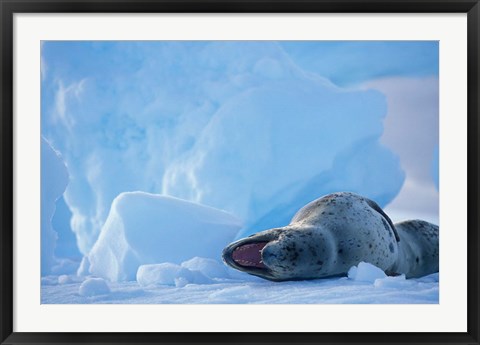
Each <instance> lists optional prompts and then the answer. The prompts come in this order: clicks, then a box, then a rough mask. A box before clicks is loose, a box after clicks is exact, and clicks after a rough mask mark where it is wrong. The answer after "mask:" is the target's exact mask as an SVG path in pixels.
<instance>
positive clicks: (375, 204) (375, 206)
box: [365, 199, 400, 242]
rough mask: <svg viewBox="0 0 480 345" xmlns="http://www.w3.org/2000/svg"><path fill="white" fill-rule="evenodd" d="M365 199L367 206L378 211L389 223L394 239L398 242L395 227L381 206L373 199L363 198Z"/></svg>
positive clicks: (398, 238) (398, 237)
mask: <svg viewBox="0 0 480 345" xmlns="http://www.w3.org/2000/svg"><path fill="white" fill-rule="evenodd" d="M365 200H366V201H367V204H368V206H370V207H371V208H373V209H374V210H375V211H377V212H378V213H380V214H381V215H382V217H383V218H385V220H386V221H387V222H388V225H390V227H391V228H392V230H393V233H394V235H395V239H396V240H397V242H400V236H399V235H398V232H397V229H396V228H395V225H394V224H393V222H392V220H391V219H390V217H389V216H387V214H386V213H385V212H384V211H383V210H382V208H381V207H380V206H378V204H377V203H376V202H375V201H373V200H370V199H365Z"/></svg>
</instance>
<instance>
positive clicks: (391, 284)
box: [373, 274, 412, 289]
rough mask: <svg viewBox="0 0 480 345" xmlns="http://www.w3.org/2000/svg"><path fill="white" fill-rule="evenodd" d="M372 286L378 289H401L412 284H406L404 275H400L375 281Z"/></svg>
mask: <svg viewBox="0 0 480 345" xmlns="http://www.w3.org/2000/svg"><path fill="white" fill-rule="evenodd" d="M373 285H374V286H375V287H378V288H397V289H401V288H402V287H406V286H409V285H412V283H411V282H407V280H406V278H405V274H402V275H399V276H396V277H385V278H380V279H376V280H375V283H374V284H373Z"/></svg>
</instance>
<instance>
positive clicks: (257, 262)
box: [231, 242, 268, 268]
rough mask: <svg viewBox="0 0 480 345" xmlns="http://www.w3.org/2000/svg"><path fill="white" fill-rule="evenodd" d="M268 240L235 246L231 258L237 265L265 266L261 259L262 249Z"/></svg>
mask: <svg viewBox="0 0 480 345" xmlns="http://www.w3.org/2000/svg"><path fill="white" fill-rule="evenodd" d="M267 243H268V242H256V243H248V244H244V245H240V246H238V247H236V248H235V249H234V250H233V252H232V254H231V258H232V260H233V261H235V263H236V264H237V265H240V266H243V267H255V268H265V265H264V264H263V261H262V249H263V248H264V247H265V246H266V245H267Z"/></svg>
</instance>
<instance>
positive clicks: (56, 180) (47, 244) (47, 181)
mask: <svg viewBox="0 0 480 345" xmlns="http://www.w3.org/2000/svg"><path fill="white" fill-rule="evenodd" d="M41 156H42V164H41V182H42V183H41V199H42V200H41V212H42V218H41V234H42V235H41V255H42V259H41V260H42V263H41V274H42V276H45V275H48V274H50V273H52V269H53V267H55V266H57V265H58V264H59V263H58V260H57V258H56V257H55V246H56V241H57V233H56V232H55V230H54V229H53V228H52V218H53V214H54V213H55V202H56V201H57V199H58V198H59V197H61V195H62V193H63V191H64V190H65V187H66V186H67V184H68V172H67V168H66V167H65V164H64V163H63V160H62V159H61V158H60V155H59V153H58V152H56V151H55V150H54V149H53V148H52V146H50V144H49V143H48V142H47V141H46V140H45V139H44V138H43V137H42V138H41Z"/></svg>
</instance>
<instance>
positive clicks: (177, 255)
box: [88, 192, 242, 281]
mask: <svg viewBox="0 0 480 345" xmlns="http://www.w3.org/2000/svg"><path fill="white" fill-rule="evenodd" d="M241 226H242V223H241V221H240V220H239V219H237V218H235V217H234V216H232V215H230V214H228V213H226V212H223V211H221V210H217V209H214V208H211V207H207V206H203V205H199V204H194V203H191V202H188V201H185V200H181V199H177V198H173V197H168V196H161V195H154V194H148V193H142V192H128V193H122V194H120V195H119V196H118V197H117V198H116V199H115V200H114V201H113V203H112V208H111V210H110V213H109V216H108V218H107V221H106V222H105V225H104V226H103V228H102V231H101V233H100V236H99V238H98V240H97V242H96V243H95V245H94V246H93V248H92V250H91V251H90V253H89V254H88V261H89V263H90V264H89V272H90V273H91V274H94V275H96V276H99V277H103V278H105V279H108V280H109V281H120V280H134V279H135V276H136V274H137V269H138V267H139V266H140V265H144V264H153V263H163V262H170V263H176V264H180V263H182V262H183V261H186V260H188V259H191V258H192V257H195V256H200V257H204V258H212V259H216V260H220V259H221V253H222V250H223V248H225V246H226V245H227V244H229V243H230V242H231V241H232V240H233V238H234V237H235V234H236V233H237V232H238V230H239V229H240V228H241Z"/></svg>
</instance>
